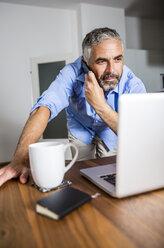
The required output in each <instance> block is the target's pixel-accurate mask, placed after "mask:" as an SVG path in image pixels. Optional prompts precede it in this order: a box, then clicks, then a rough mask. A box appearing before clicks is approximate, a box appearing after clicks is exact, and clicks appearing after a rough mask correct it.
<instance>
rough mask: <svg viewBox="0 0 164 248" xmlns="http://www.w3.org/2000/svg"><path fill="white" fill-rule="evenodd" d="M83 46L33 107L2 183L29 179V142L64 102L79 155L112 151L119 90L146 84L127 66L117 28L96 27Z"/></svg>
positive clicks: (0, 176) (0, 172)
mask: <svg viewBox="0 0 164 248" xmlns="http://www.w3.org/2000/svg"><path fill="white" fill-rule="evenodd" d="M82 48H83V57H80V58H78V59H77V60H76V61H75V62H74V63H72V64H69V65H67V66H65V67H64V68H63V70H61V72H60V73H59V75H58V76H57V78H56V80H55V81H54V82H53V83H52V84H51V85H50V87H49V88H48V90H47V91H45V92H44V93H43V94H42V96H41V97H40V98H39V99H38V101H37V103H36V104H35V105H34V107H33V108H32V110H31V115H30V117H29V119H28V121H27V123H26V125H25V127H24V130H23V132H22V135H21V137H20V140H19V142H18V146H17V149H16V152H15V155H14V157H13V159H12V161H11V163H10V164H9V165H7V166H6V167H4V168H3V169H1V170H0V185H2V184H3V183H4V182H6V181H7V180H9V179H11V178H15V177H19V180H20V182H21V183H25V182H26V181H27V178H28V174H29V169H28V164H29V159H28V145H29V144H31V143H34V142H36V141H37V140H38V139H39V137H40V136H41V135H42V133H43V131H44V130H45V128H46V126H47V123H48V121H50V120H51V119H52V118H54V117H55V116H56V115H57V114H58V113H59V112H60V111H61V110H62V109H64V108H66V113H67V121H68V130H69V134H68V136H69V141H70V142H74V143H75V144H76V145H77V147H78V149H79V159H81V160H82V159H88V158H94V157H103V156H109V155H111V154H113V151H114V150H115V148H116V146H117V126H118V98H119V96H120V95H121V94H129V93H145V92H146V90H145V87H144V85H143V83H142V82H141V80H140V79H138V78H137V77H136V76H135V75H134V74H133V72H132V71H131V70H130V69H129V68H128V67H126V66H125V65H124V66H123V46H122V42H121V38H120V36H119V34H118V33H117V32H116V31H115V30H113V29H109V28H99V29H95V30H93V31H92V32H90V33H88V34H87V35H86V37H85V38H84V40H83V43H82Z"/></svg>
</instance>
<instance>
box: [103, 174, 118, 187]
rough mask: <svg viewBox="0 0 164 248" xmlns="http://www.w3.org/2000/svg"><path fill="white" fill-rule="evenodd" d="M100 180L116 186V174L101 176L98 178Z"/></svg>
mask: <svg viewBox="0 0 164 248" xmlns="http://www.w3.org/2000/svg"><path fill="white" fill-rule="evenodd" d="M100 178H102V179H104V180H105V181H107V182H108V183H111V184H113V185H114V186H115V184H116V174H109V175H103V176H100Z"/></svg>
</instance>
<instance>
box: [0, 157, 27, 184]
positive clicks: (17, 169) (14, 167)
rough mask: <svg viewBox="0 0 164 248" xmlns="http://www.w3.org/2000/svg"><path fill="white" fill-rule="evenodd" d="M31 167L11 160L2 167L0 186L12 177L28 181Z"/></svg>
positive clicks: (23, 181) (24, 181) (0, 170)
mask: <svg viewBox="0 0 164 248" xmlns="http://www.w3.org/2000/svg"><path fill="white" fill-rule="evenodd" d="M29 173H30V169H29V168H28V167H27V166H25V165H18V164H16V163H14V162H11V163H10V164H8V165H7V166H4V167H3V168H1V169H0V186H2V185H3V184H4V183H5V182H7V181H8V180H10V179H12V178H19V181H20V182H21V183H23V184H24V183H26V182H27V180H28V177H29Z"/></svg>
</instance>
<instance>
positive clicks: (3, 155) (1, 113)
mask: <svg viewBox="0 0 164 248" xmlns="http://www.w3.org/2000/svg"><path fill="white" fill-rule="evenodd" d="M0 37H1V38H0V106H1V108H0V162H3V161H9V160H10V159H11V157H12V154H13V152H14V150H15V147H16V144H17V141H18V138H19V136H20V133H21V131H22V128H23V126H24V124H25V121H26V119H27V118H28V113H29V110H30V108H31V106H32V93H31V92H32V80H31V75H30V58H31V57H37V56H38V57H39V56H47V55H50V54H59V53H72V54H73V57H75V58H76V57H77V55H78V47H77V46H78V42H77V27H76V12H75V11H73V10H72V11H71V10H61V9H50V8H42V7H31V6H25V5H14V4H6V3H0Z"/></svg>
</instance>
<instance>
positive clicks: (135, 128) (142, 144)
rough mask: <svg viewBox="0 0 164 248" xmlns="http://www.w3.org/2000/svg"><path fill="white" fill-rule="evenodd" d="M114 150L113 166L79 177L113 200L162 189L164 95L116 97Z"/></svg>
mask: <svg viewBox="0 0 164 248" xmlns="http://www.w3.org/2000/svg"><path fill="white" fill-rule="evenodd" d="M117 149H118V150H117V158H116V164H107V165H103V166H96V167H91V168H86V169H81V170H80V173H81V175H82V176H84V177H86V178H87V179H89V180H90V181H91V182H93V183H94V184H96V185H97V186H98V187H100V188H101V189H102V190H104V191H105V192H107V193H108V194H110V195H112V196H113V197H117V198H122V197H127V196H130V195H135V194H139V193H143V192H147V191H152V190H155V189H159V188H163V187H164V93H147V94H146V93H145V94H124V95H122V96H120V98H119V123H118V148H117Z"/></svg>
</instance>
